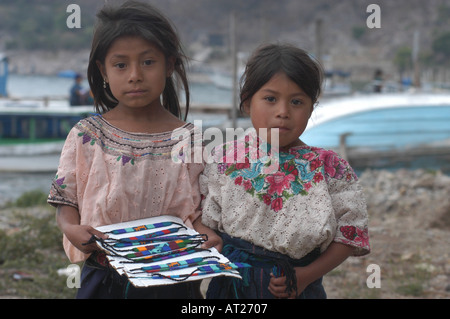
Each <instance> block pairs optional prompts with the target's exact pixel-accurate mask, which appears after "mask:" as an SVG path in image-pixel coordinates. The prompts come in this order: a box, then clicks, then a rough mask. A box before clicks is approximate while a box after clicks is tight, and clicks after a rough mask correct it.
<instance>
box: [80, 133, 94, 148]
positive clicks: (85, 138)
mask: <svg viewBox="0 0 450 319" xmlns="http://www.w3.org/2000/svg"><path fill="white" fill-rule="evenodd" d="M78 136H80V137H82V138H83V145H84V144H86V143H89V142H91V143H90V144H91V145H94V144H95V139H93V138H92V137H90V136H89V134H86V133H83V132H82V133H78Z"/></svg>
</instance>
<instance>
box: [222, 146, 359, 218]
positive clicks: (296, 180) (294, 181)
mask: <svg viewBox="0 0 450 319" xmlns="http://www.w3.org/2000/svg"><path fill="white" fill-rule="evenodd" d="M252 147H253V146H252V143H251V142H250V143H249V142H248V141H246V142H245V148H244V149H245V157H244V161H243V163H226V158H225V157H226V155H225V156H224V157H223V158H222V163H220V164H218V170H219V173H221V174H225V175H227V176H229V177H231V178H232V179H233V180H234V184H236V185H240V186H242V187H243V188H244V190H245V191H246V192H247V193H249V194H250V195H252V196H255V197H257V198H258V199H259V200H260V201H262V202H263V203H264V204H266V205H267V206H269V207H270V208H271V209H272V210H273V211H275V212H278V211H280V210H281V209H282V208H283V207H284V205H285V203H286V201H287V200H288V199H289V198H291V197H293V196H295V195H303V196H306V195H308V194H309V192H310V190H311V188H313V187H314V186H316V185H318V184H319V183H321V182H322V181H324V180H328V179H329V178H334V179H346V180H347V181H351V180H356V179H357V177H356V175H355V174H354V172H353V170H352V169H351V168H350V166H349V165H348V163H347V162H346V161H344V160H343V159H341V158H339V157H338V156H337V154H336V153H335V152H333V151H327V150H324V149H321V148H315V147H307V146H306V147H296V148H292V149H290V150H289V152H288V153H285V152H282V153H279V157H278V161H279V162H278V163H279V164H278V170H276V171H273V164H274V160H275V161H276V159H277V157H276V156H273V157H272V159H271V160H267V156H266V154H264V153H261V152H260V153H259V154H262V155H259V158H257V159H256V160H255V159H254V158H252V159H250V157H252V155H249V154H251V152H250V150H251V148H252ZM236 149H237V147H236V143H234V144H233V143H228V144H225V145H223V151H224V153H223V154H228V155H229V154H230V151H231V152H235V153H236V152H237V151H236ZM242 149H243V148H241V150H242ZM269 152H270V149H269V151H268V152H267V153H269ZM234 155H235V157H234V158H237V155H236V154H234ZM253 157H254V156H253ZM275 164H277V163H275Z"/></svg>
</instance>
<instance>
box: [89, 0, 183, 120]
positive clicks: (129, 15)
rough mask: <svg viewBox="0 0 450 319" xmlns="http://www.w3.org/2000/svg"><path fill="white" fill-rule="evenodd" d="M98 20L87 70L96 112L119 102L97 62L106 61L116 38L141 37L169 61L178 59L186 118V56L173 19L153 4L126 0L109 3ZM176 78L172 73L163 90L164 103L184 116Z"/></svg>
mask: <svg viewBox="0 0 450 319" xmlns="http://www.w3.org/2000/svg"><path fill="white" fill-rule="evenodd" d="M97 19H98V20H97V24H96V26H95V30H94V37H93V40H92V48H91V54H90V56H89V65H88V71H87V76H88V81H89V86H90V88H91V91H92V94H93V96H94V105H95V108H96V111H97V112H98V113H105V112H107V111H109V110H111V109H113V108H114V107H115V106H116V105H117V104H118V101H117V100H116V98H115V97H114V96H113V94H112V93H111V90H110V88H109V86H107V87H106V88H104V87H103V77H102V74H101V73H100V70H99V68H98V66H97V61H100V63H102V64H104V62H105V57H106V54H107V53H108V50H109V48H110V46H111V44H112V43H113V42H114V40H116V39H117V38H119V37H121V36H140V37H142V38H144V39H145V40H147V41H149V42H151V43H152V44H154V45H156V46H157V47H158V48H159V49H160V50H161V52H163V53H164V56H165V58H166V61H167V60H168V59H169V58H173V60H174V61H175V62H174V73H176V74H177V75H178V79H179V80H180V81H181V83H182V85H183V88H184V91H185V97H186V109H185V114H184V120H186V117H187V114H188V111H189V98H190V94H189V85H188V81H187V76H186V70H185V62H186V60H187V58H186V56H185V55H184V53H183V50H182V47H181V42H180V39H179V37H178V35H177V33H176V32H175V28H174V27H173V26H172V24H171V22H170V21H169V20H168V19H167V18H166V17H164V16H163V15H162V13H160V12H159V11H158V10H157V9H155V8H154V7H152V6H151V5H149V4H146V3H142V2H138V1H127V2H125V3H124V4H122V5H121V6H119V7H114V6H111V5H106V6H105V7H103V8H102V9H101V10H100V11H99V12H98V13H97ZM175 81H176V78H173V77H172V76H171V77H168V78H166V85H165V88H164V91H163V93H162V104H163V106H164V107H165V108H166V109H167V110H169V111H170V112H171V113H172V114H174V115H175V116H177V117H178V118H182V115H181V107H180V102H179V100H178V94H177V93H178V92H177V86H176V82H175ZM177 84H178V82H177Z"/></svg>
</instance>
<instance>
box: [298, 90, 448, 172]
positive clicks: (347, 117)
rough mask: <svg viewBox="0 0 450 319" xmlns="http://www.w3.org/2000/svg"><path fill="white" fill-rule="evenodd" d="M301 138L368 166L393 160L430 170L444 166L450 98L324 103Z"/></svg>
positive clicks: (429, 96) (390, 97)
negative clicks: (414, 163)
mask: <svg viewBox="0 0 450 319" xmlns="http://www.w3.org/2000/svg"><path fill="white" fill-rule="evenodd" d="M302 140H303V141H304V142H305V143H307V144H309V145H314V146H319V147H324V148H329V149H334V150H336V151H338V152H339V153H340V154H341V155H342V156H344V157H346V158H347V159H349V160H350V162H352V161H353V162H354V163H355V162H358V163H359V164H358V165H360V164H361V166H366V167H367V166H368V167H371V166H373V167H376V166H383V165H384V166H393V163H394V162H398V163H400V162H401V165H400V164H398V167H407V166H409V165H412V164H410V163H412V162H413V161H417V160H420V161H421V164H420V165H429V168H435V169H436V167H433V165H435V166H438V165H441V166H442V165H444V166H446V167H447V166H448V163H449V162H450V94H448V93H447V94H420V93H417V94H414V93H412V94H411V93H409V94H408V93H403V94H380V95H378V94H370V95H361V96H353V97H345V98H334V99H330V100H325V101H323V102H320V104H319V105H318V106H317V107H316V109H315V110H314V112H313V115H312V116H311V119H310V121H309V123H308V126H307V128H306V130H305V132H304V133H303V134H302ZM433 161H434V162H435V163H437V162H439V164H432V162H433ZM436 161H437V162H436ZM426 162H428V163H426ZM445 163H447V164H445ZM427 167H428V166H427ZM446 169H447V168H446ZM449 169H450V168H449Z"/></svg>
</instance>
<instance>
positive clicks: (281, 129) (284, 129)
mask: <svg viewBox="0 0 450 319" xmlns="http://www.w3.org/2000/svg"><path fill="white" fill-rule="evenodd" d="M272 129H278V131H279V132H287V131H289V129H288V128H287V127H284V126H280V127H273V128H272Z"/></svg>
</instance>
